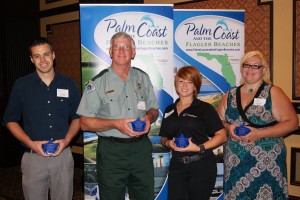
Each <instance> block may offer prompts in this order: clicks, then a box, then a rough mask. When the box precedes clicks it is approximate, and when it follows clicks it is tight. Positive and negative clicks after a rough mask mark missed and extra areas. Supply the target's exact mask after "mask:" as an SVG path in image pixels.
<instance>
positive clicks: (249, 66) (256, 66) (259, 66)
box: [242, 63, 262, 69]
mask: <svg viewBox="0 0 300 200" xmlns="http://www.w3.org/2000/svg"><path fill="white" fill-rule="evenodd" d="M242 67H243V68H246V69H248V68H251V69H259V68H261V67H262V65H259V64H249V63H243V65H242Z"/></svg>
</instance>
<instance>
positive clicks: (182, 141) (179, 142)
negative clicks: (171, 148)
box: [175, 133, 189, 148]
mask: <svg viewBox="0 0 300 200" xmlns="http://www.w3.org/2000/svg"><path fill="white" fill-rule="evenodd" d="M175 144H176V146H177V147H183V148H185V147H187V146H188V145H189V139H188V138H186V137H185V136H184V135H183V133H181V134H180V135H179V137H176V138H175Z"/></svg>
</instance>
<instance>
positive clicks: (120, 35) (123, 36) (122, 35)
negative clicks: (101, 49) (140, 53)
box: [110, 32, 135, 48]
mask: <svg viewBox="0 0 300 200" xmlns="http://www.w3.org/2000/svg"><path fill="white" fill-rule="evenodd" d="M119 38H120V39H127V38H129V39H130V40H131V46H132V48H135V42H134V40H133V39H132V37H131V36H130V35H129V34H128V33H125V32H118V33H115V34H114V35H113V36H112V37H111V39H110V48H111V47H112V44H113V41H114V40H115V39H119Z"/></svg>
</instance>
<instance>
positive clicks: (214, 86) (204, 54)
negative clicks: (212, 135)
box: [80, 4, 244, 200]
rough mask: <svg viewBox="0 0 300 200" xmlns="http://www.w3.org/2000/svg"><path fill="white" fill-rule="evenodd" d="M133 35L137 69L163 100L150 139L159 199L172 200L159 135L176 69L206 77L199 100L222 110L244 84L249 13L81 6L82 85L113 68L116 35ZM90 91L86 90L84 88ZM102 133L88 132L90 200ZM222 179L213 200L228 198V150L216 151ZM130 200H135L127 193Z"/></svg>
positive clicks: (87, 187)
mask: <svg viewBox="0 0 300 200" xmlns="http://www.w3.org/2000/svg"><path fill="white" fill-rule="evenodd" d="M120 31H124V32H127V33H128V34H130V35H131V36H132V38H133V39H134V40H135V43H136V53H137V55H136V57H135V58H134V60H132V66H134V67H138V68H140V69H142V70H143V71H145V72H146V73H147V74H148V75H149V76H150V79H151V82H152V84H153V87H154V90H155V93H156V97H157V99H158V102H159V107H160V109H159V113H160V115H159V118H158V120H157V121H156V122H155V123H153V124H152V126H151V131H150V132H149V134H148V136H149V138H150V140H151V142H152V144H153V153H152V158H153V166H154V182H155V186H154V191H155V199H156V200H166V199H167V180H168V178H167V174H168V167H169V161H170V156H171V154H170V151H169V150H168V149H166V148H164V147H163V146H162V145H161V144H160V137H159V136H158V133H159V129H160V124H161V119H162V114H163V112H164V110H165V108H166V107H167V106H168V105H169V104H171V103H173V102H174V100H175V99H176V98H177V94H176V92H175V89H174V75H175V73H176V70H177V69H179V68H180V67H182V66H185V65H192V66H195V67H196V68H198V69H199V71H200V72H201V73H202V75H203V80H202V86H201V90H200V93H199V95H198V98H199V99H201V100H203V101H206V102H209V103H211V104H212V105H213V106H216V105H217V104H218V103H219V102H220V100H221V98H222V96H223V94H224V93H225V92H226V91H227V90H229V89H230V88H232V87H235V86H237V85H239V81H240V73H239V64H240V59H241V57H242V55H243V54H244V11H241V10H174V9H173V5H170V4H165V5H164V4H159V5H155V4H151V5H145V4H136V5H135V4H128V5H126V4H121V5H118V4H80V34H81V66H82V87H83V88H84V87H85V83H86V82H87V81H88V80H90V79H91V78H93V77H94V76H96V75H97V74H98V73H99V72H100V71H102V70H103V69H105V68H107V67H109V66H110V64H111V58H110V56H109V53H108V52H109V46H110V39H111V37H112V36H113V35H114V34H115V33H117V32H120ZM82 91H84V89H83V90H82ZM96 146H97V135H96V134H95V133H91V132H84V193H85V199H93V200H95V199H96V200H99V199H100V198H99V188H98V183H97V179H96ZM215 154H216V156H217V160H218V163H217V166H218V175H217V180H216V184H215V188H214V191H213V194H212V197H211V199H222V192H223V190H222V189H223V174H224V167H223V159H222V154H223V149H222V147H221V148H218V149H216V150H215ZM124 199H125V200H129V196H128V194H127V193H126V194H125V196H124Z"/></svg>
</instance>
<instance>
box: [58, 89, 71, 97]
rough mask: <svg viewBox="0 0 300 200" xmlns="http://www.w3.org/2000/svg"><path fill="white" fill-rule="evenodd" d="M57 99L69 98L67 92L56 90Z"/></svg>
mask: <svg viewBox="0 0 300 200" xmlns="http://www.w3.org/2000/svg"><path fill="white" fill-rule="evenodd" d="M57 97H65V98H68V97H69V90H66V89H57Z"/></svg>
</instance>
